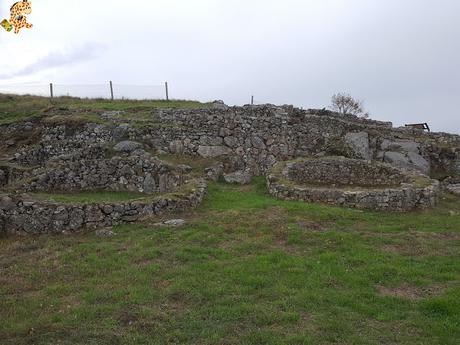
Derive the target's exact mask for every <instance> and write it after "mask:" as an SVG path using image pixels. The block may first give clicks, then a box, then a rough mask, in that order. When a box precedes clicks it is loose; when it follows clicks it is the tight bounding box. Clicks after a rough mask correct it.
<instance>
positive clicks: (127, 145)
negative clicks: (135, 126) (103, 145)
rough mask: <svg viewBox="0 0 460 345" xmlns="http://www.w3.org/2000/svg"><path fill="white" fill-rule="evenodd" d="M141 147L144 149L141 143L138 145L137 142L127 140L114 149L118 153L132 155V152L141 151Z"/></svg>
mask: <svg viewBox="0 0 460 345" xmlns="http://www.w3.org/2000/svg"><path fill="white" fill-rule="evenodd" d="M141 147H142V144H141V143H138V142H136V141H130V140H125V141H120V142H119V143H118V144H116V145H115V146H114V147H113V149H114V150H115V151H116V152H124V153H130V152H133V151H136V150H137V149H140V148H141Z"/></svg>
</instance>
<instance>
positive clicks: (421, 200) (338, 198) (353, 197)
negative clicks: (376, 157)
mask: <svg viewBox="0 0 460 345" xmlns="http://www.w3.org/2000/svg"><path fill="white" fill-rule="evenodd" d="M333 160H337V162H336V163H335V166H336V167H340V166H347V167H351V166H353V165H354V164H357V166H356V168H358V169H363V168H364V167H363V166H362V164H363V163H362V162H361V161H356V160H350V159H345V158H339V159H337V158H327V159H324V158H323V159H319V160H318V161H317V162H312V160H306V161H301V162H282V163H278V164H277V165H275V167H274V168H273V170H272V172H271V173H270V174H269V175H268V176H267V187H268V190H269V193H270V194H271V195H273V196H275V197H276V198H279V199H283V200H296V201H305V202H320V203H327V204H332V205H339V206H344V207H354V208H359V209H372V210H384V211H399V212H402V211H409V210H413V209H423V208H428V207H433V206H434V205H435V204H436V202H437V199H438V194H439V191H440V187H439V182H438V181H437V180H431V179H429V178H426V177H422V176H412V175H407V176H406V177H405V178H402V177H401V176H398V174H395V172H394V171H393V168H389V167H387V166H385V165H382V166H381V168H382V169H381V170H378V167H377V166H378V165H380V163H372V164H371V163H369V162H368V163H367V164H369V165H374V166H372V167H368V168H367V169H368V171H370V172H372V173H373V172H375V171H379V175H381V176H383V175H384V173H385V172H386V173H388V174H389V175H388V178H386V179H385V181H384V182H385V183H384V184H389V185H390V186H386V187H383V186H382V185H381V184H382V183H381V182H378V183H377V184H378V185H380V188H376V186H375V185H374V186H373V188H372V187H369V186H368V185H369V184H371V183H369V182H370V180H367V181H366V180H364V185H361V182H360V178H361V176H362V175H361V174H360V175H354V174H353V173H350V172H351V170H348V172H349V173H350V174H349V175H348V179H347V181H345V180H342V181H343V182H347V183H346V184H347V186H342V187H340V186H334V185H329V186H326V185H321V184H322V182H323V181H322V178H323V176H324V170H323V168H324V167H325V165H324V164H323V163H324V162H326V165H327V166H331V164H332V163H331V162H332V161H333ZM300 166H304V167H306V166H309V171H310V172H311V176H310V177H309V178H308V179H305V175H304V173H303V172H302V170H301V169H300V170H299V169H298V168H299V167H300ZM315 169H318V172H314V170H315ZM298 174H299V176H298ZM346 174H347V170H346V169H344V175H346ZM401 174H403V172H401V173H400V174H399V175H401ZM371 175H372V174H370V175H369V176H371ZM333 176H334V175H333ZM335 176H338V175H335ZM316 178H318V180H316ZM305 180H306V181H307V183H306V184H305V183H303V182H302V181H305ZM380 181H383V179H382V177H380ZM398 181H400V183H399V185H396V183H397V182H398ZM366 182H367V184H368V185H367V186H366Z"/></svg>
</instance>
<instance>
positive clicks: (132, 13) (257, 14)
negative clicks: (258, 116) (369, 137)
mask: <svg viewBox="0 0 460 345" xmlns="http://www.w3.org/2000/svg"><path fill="white" fill-rule="evenodd" d="M13 3H14V1H13V0H9V1H8V0H0V18H1V19H3V18H8V17H9V12H8V11H9V8H10V6H11V5H12V4H13ZM32 3H33V13H32V14H31V15H30V16H28V20H29V22H31V23H33V24H34V28H33V29H30V30H27V29H23V32H21V34H19V35H14V34H13V33H7V32H6V31H4V30H3V29H1V28H0V88H1V85H2V84H3V85H5V84H12V83H14V84H17V83H33V84H41V83H49V82H51V81H52V82H54V83H57V84H99V83H106V81H108V80H113V81H114V82H115V83H116V84H133V85H143V84H148V85H150V84H155V85H156V84H161V83H162V82H164V81H168V82H169V83H170V88H171V96H172V97H174V98H186V99H198V100H202V101H208V100H214V99H222V100H224V101H225V102H226V103H228V104H244V103H248V102H249V100H250V96H251V95H252V94H254V96H255V99H256V101H257V102H262V103H265V102H270V103H276V104H285V103H289V104H294V105H296V106H299V107H300V106H301V107H304V108H314V107H316V108H322V107H326V106H328V105H329V103H330V97H331V95H332V94H334V93H336V92H348V93H350V94H352V95H354V96H355V97H357V98H359V99H362V100H364V101H365V106H366V107H367V109H368V110H369V111H370V113H371V114H372V117H373V118H375V119H382V120H389V121H393V122H394V123H395V125H401V124H404V123H408V122H428V123H429V124H431V125H432V127H433V128H434V129H435V130H439V131H441V130H442V131H448V132H457V133H460V111H459V107H458V103H459V101H460V0H279V1H275V0H137V1H122V0H110V1H97V0H65V1H62V0H61V1H58V0H35V1H33V2H32ZM1 19H0V20H1Z"/></svg>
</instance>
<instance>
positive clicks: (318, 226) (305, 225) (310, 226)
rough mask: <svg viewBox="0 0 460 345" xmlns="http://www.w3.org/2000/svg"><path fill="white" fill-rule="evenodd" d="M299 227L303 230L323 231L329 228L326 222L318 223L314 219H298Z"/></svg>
mask: <svg viewBox="0 0 460 345" xmlns="http://www.w3.org/2000/svg"><path fill="white" fill-rule="evenodd" d="M297 225H298V226H299V228H300V229H302V230H305V231H312V232H323V231H327V230H328V229H329V227H328V225H329V224H327V223H318V222H314V221H305V220H303V221H299V222H298V223H297Z"/></svg>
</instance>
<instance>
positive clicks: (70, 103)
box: [0, 94, 209, 125]
mask: <svg viewBox="0 0 460 345" xmlns="http://www.w3.org/2000/svg"><path fill="white" fill-rule="evenodd" d="M208 106H209V104H208V103H200V102H197V101H187V100H171V101H165V100H145V101H136V100H115V101H108V100H106V99H84V98H75V97H56V98H54V99H53V100H52V101H51V100H50V99H49V98H46V97H38V96H16V95H4V94H0V125H2V124H9V123H13V122H17V121H21V120H28V119H32V118H37V117H44V118H46V117H47V116H48V115H51V116H53V110H55V109H57V110H59V112H60V114H62V113H65V112H69V114H71V115H72V116H75V115H78V116H81V117H82V119H83V120H91V121H93V122H94V120H96V122H98V121H100V119H99V118H98V117H97V116H95V115H94V112H98V111H104V110H117V111H127V112H134V114H135V116H137V115H139V114H142V111H151V110H152V108H162V109H165V108H181V109H194V108H205V107H208ZM60 116H61V117H62V115H60ZM64 116H65V115H64Z"/></svg>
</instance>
